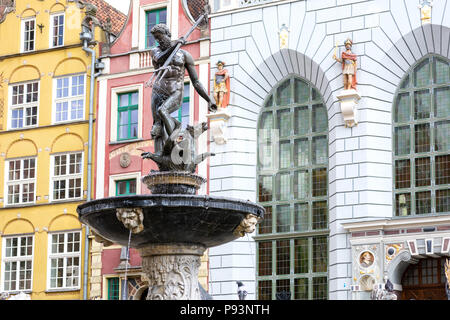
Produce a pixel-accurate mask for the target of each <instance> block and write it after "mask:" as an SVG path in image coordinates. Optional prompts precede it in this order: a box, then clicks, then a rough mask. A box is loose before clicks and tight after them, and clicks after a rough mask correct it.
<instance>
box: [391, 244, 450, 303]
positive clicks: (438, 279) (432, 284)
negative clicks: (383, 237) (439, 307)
mask: <svg viewBox="0 0 450 320" xmlns="http://www.w3.org/2000/svg"><path fill="white" fill-rule="evenodd" d="M422 257H423V258H422ZM443 259H445V258H441V257H439V258H436V257H435V256H429V255H422V256H421V259H418V258H415V257H413V256H412V255H411V253H410V252H409V251H406V250H405V251H402V252H400V253H399V254H398V255H397V256H396V257H395V258H394V259H393V260H392V261H391V263H390V264H389V266H388V268H387V277H388V279H389V280H390V281H391V282H392V283H393V285H394V291H395V293H396V294H397V296H398V297H399V299H402V300H446V294H445V279H444V278H443V277H444V276H443V275H442V269H443V264H442V260H443ZM429 262H431V263H429ZM425 268H426V271H425ZM426 273H429V275H426ZM425 277H427V280H424V278H425Z"/></svg>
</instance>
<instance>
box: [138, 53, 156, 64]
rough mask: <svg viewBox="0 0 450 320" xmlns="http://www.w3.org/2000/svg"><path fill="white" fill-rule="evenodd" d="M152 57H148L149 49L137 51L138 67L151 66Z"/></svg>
mask: <svg viewBox="0 0 450 320" xmlns="http://www.w3.org/2000/svg"><path fill="white" fill-rule="evenodd" d="M152 66H153V65H152V58H151V57H150V51H141V52H139V68H150V67H152Z"/></svg>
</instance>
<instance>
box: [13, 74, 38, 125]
mask: <svg viewBox="0 0 450 320" xmlns="http://www.w3.org/2000/svg"><path fill="white" fill-rule="evenodd" d="M10 88H11V116H10V119H11V120H10V129H20V128H27V127H34V126H37V123H38V109H39V82H38V81H33V82H28V83H20V84H13V85H11V86H10Z"/></svg>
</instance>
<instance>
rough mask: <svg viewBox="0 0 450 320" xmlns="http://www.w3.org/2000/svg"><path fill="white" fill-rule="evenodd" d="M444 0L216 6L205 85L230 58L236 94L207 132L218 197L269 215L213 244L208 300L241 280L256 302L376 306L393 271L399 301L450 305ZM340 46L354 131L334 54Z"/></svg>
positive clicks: (448, 7)
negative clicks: (374, 298)
mask: <svg viewBox="0 0 450 320" xmlns="http://www.w3.org/2000/svg"><path fill="white" fill-rule="evenodd" d="M448 2H450V1H447V0H434V1H433V2H432V3H431V2H428V1H419V0H306V1H305V0H297V1H289V0H284V1H250V0H249V1H244V0H241V1H240V2H236V1H234V2H233V1H216V2H215V3H214V9H213V12H214V13H213V14H212V15H211V78H213V74H214V73H215V72H216V71H217V69H216V68H215V65H216V63H217V62H218V61H219V60H220V61H224V62H225V63H226V65H225V68H226V69H227V70H228V72H229V74H230V77H231V90H230V104H229V106H228V107H227V108H226V113H228V116H229V119H228V117H224V118H223V119H224V120H223V128H224V130H222V131H221V132H219V133H217V132H213V133H212V139H211V147H210V148H211V152H214V153H216V156H215V157H213V158H211V160H210V175H209V177H210V194H211V195H213V196H226V197H233V198H240V199H246V200H247V199H248V200H250V201H256V202H258V203H261V204H262V205H263V206H264V207H265V208H266V212H267V213H266V219H265V220H264V221H263V222H261V223H260V224H259V227H258V230H257V231H256V232H255V234H253V235H252V236H249V237H245V238H242V239H240V240H237V241H234V242H232V243H229V244H226V245H224V246H220V247H216V248H211V249H210V250H209V259H210V264H209V268H210V269H209V282H210V288H209V293H210V294H211V295H212V296H213V297H214V299H236V298H237V295H236V289H237V286H236V281H242V282H244V284H245V285H246V288H247V291H248V292H249V296H248V299H276V297H277V294H278V293H282V292H285V293H289V294H290V297H291V299H343V300H348V299H370V293H371V291H372V289H373V287H374V285H377V284H384V282H385V280H386V278H388V279H389V280H390V281H391V282H392V283H393V285H394V290H395V292H396V293H397V295H398V297H399V299H411V298H416V299H421V298H429V296H426V295H427V294H434V296H433V297H434V298H435V299H439V298H442V296H443V297H445V290H444V282H445V277H444V272H443V269H444V266H443V263H444V262H445V257H448V256H449V248H450V245H449V241H450V215H449V213H450V190H449V183H450V178H449V175H450V174H449V167H450V164H449V163H450V156H449V154H450V149H449V143H448V140H449V139H448V138H449V131H450V124H449V123H450V121H449V119H450V75H449V72H450V68H449V57H450V48H449V43H450V42H449V39H450V29H449V28H450V3H448ZM346 39H351V40H352V41H353V46H352V51H353V53H355V54H357V73H356V76H357V82H358V84H357V93H358V95H359V97H360V99H359V101H358V100H356V101H357V106H356V107H355V108H354V109H351V111H352V112H350V117H351V120H352V121H354V123H355V125H353V126H351V125H348V123H347V122H346V121H344V117H343V111H342V109H341V107H343V103H342V101H340V99H341V98H340V96H341V93H342V92H343V89H344V88H343V80H342V67H341V65H340V64H339V63H337V62H336V61H335V60H334V59H333V58H332V56H333V54H334V53H337V55H338V56H339V52H342V51H344V50H345V48H344V41H345V40H346ZM212 86H213V84H212V83H211V87H212ZM349 123H351V122H349ZM220 134H221V135H223V136H224V137H225V138H226V142H225V143H224V142H223V141H222V140H220V139H219V140H216V141H221V142H220V143H219V142H218V143H216V142H215V139H214V138H216V137H214V135H220ZM427 288H428V290H425V289H427ZM430 288H431V289H430ZM431 292H432V293H431ZM441 293H442V295H441Z"/></svg>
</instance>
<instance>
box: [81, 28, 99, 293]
mask: <svg viewBox="0 0 450 320" xmlns="http://www.w3.org/2000/svg"><path fill="white" fill-rule="evenodd" d="M83 29H84V27H83ZM92 29H93V30H92V31H91V30H89V31H87V30H83V32H81V33H80V40H81V41H82V42H83V50H84V51H86V53H87V54H90V55H91V82H90V91H89V134H88V135H89V141H88V164H87V199H86V201H91V200H92V197H91V194H92V190H91V189H92V149H93V132H94V130H93V129H94V91H95V83H96V81H95V79H96V78H97V77H98V76H99V75H100V74H101V72H98V73H95V70H96V66H97V68H98V69H100V70H102V69H103V68H102V64H100V63H98V64H97V63H96V56H95V50H93V49H91V48H89V44H90V43H91V41H92V39H93V38H94V37H93V35H94V34H95V33H94V31H95V26H94V25H93V27H92ZM89 232H90V231H89V226H88V225H86V235H85V241H84V243H85V246H84V248H85V249H84V272H83V300H87V295H88V292H87V290H88V274H89V268H88V262H89Z"/></svg>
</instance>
